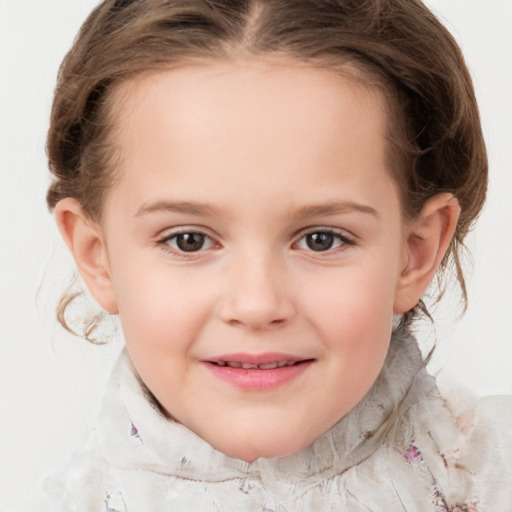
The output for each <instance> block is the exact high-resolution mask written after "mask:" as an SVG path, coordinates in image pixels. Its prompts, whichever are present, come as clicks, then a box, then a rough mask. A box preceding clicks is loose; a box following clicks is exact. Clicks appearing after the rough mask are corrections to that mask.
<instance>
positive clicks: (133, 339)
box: [115, 261, 208, 357]
mask: <svg viewBox="0 0 512 512" xmlns="http://www.w3.org/2000/svg"><path fill="white" fill-rule="evenodd" d="M131 267H132V265H130V262H129V261H125V264H124V265H123V268H122V269H120V270H121V271H120V272H118V274H117V275H116V285H115V289H116V294H117V297H118V305H119V317H120V320H121V324H122V327H123V333H124V336H125V339H126V344H127V346H128V347H129V348H133V349H136V348H137V347H138V346H140V347H141V348H144V349H145V353H146V354H147V357H151V356H154V357H158V353H159V351H160V350H161V351H162V352H164V351H166V350H168V349H169V348H173V349H175V350H177V351H178V350H181V349H185V348H186V346H187V344H188V342H189V341H188V340H191V339H192V338H193V337H194V335H195V334H196V333H197V331H198V330H199V329H200V326H201V325H202V324H203V323H204V321H205V319H206V318H207V315H208V311H207V307H206V302H207V294H206V290H205V288H204V286H203V287H198V286H197V283H195V282H194V281H191V280H190V279H187V277H186V272H171V270H170V269H169V268H168V267H167V268H166V267H165V266H164V267H163V268H160V267H157V266H155V265H154V263H153V265H144V264H141V263H140V261H139V262H138V263H137V267H136V269H135V271H134V272H130V268H131ZM149 347H151V349H152V351H151V352H150V351H148V350H147V348H149Z"/></svg>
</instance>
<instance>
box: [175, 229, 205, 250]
mask: <svg viewBox="0 0 512 512" xmlns="http://www.w3.org/2000/svg"><path fill="white" fill-rule="evenodd" d="M203 244H204V235H202V234H201V233H183V234H181V235H178V236H177V238H176V245H177V246H178V247H179V248H180V250H182V251H185V252H194V251H199V250H200V249H201V248H202V247H203Z"/></svg>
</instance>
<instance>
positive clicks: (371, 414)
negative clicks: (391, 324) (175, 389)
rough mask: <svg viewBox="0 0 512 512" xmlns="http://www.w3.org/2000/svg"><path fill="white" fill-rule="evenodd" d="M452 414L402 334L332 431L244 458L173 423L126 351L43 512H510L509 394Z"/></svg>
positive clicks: (50, 486)
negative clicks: (302, 444)
mask: <svg viewBox="0 0 512 512" xmlns="http://www.w3.org/2000/svg"><path fill="white" fill-rule="evenodd" d="M457 405H458V406H459V405H460V403H459V404H457ZM458 408H459V409H460V407H458ZM454 409H455V408H454V407H451V406H450V405H448V402H447V401H446V400H445V399H443V397H441V395H440V393H439V390H438V388H437V386H436V382H435V379H434V378H433V377H431V376H430V375H429V374H428V373H427V371H426V369H425V363H424V361H423V360H422V357H421V354H420V351H419V349H418V347H417V343H416V341H415V340H414V338H413V337H412V336H410V335H409V334H402V335H396V334H395V335H394V336H393V339H392V342H391V345H390V349H389V353H388V356H387V359H386V362H385V364H384V367H383V369H382V371H381V373H380V375H379V378H378V379H377V381H376V382H375V384H374V385H373V387H372V389H371V390H370V391H369V392H368V394H367V395H366V397H365V398H364V399H363V400H362V401H361V402H360V403H359V404H358V405H357V406H356V407H355V408H354V409H353V410H352V411H350V412H349V413H348V414H347V415H346V416H345V417H344V418H343V419H342V420H340V421H339V422H338V423H337V424H336V425H335V426H334V427H333V428H332V429H331V430H330V431H329V432H327V433H326V434H325V435H324V436H322V437H321V438H319V439H318V440H317V441H315V443H313V444H312V445H311V446H309V447H307V448H305V449H304V450H302V451H300V452H297V453H294V454H292V455H288V456H284V457H277V458H274V459H263V458H261V459H258V460H256V461H254V462H252V463H247V462H244V461H241V460H237V459H233V458H230V457H228V456H226V455H224V454H222V453H220V452H218V451H216V450H215V449H214V448H212V447H211V446H210V445H209V444H207V443H206V442H205V441H203V440H202V439H201V438H199V437H198V436H197V435H195V434H194V433H193V432H191V431H190V430H188V429H187V428H186V427H184V426H183V425H181V424H178V423H176V422H173V421H172V420H169V419H167V418H165V417H164V416H163V414H162V413H161V412H160V410H159V409H158V407H157V406H156V405H155V404H154V402H153V401H152V400H151V398H150V397H149V396H148V392H147V390H146V389H145V387H144V386H143V385H142V384H141V382H140V381H139V379H138V377H137V375H136V373H135V371H134V369H133V367H132V365H131V362H130V359H129V356H128V354H127V352H126V351H124V352H123V353H122V354H121V356H120V359H119V361H118V362H117V364H116V366H115V367H114V370H113V373H112V376H111V378H110V382H109V384H108V388H107V392H106V395H105V398H104V401H103V405H102V409H101V412H100V414H99V418H98V424H97V428H96V430H95V431H94V432H93V433H92V434H91V436H90V438H89V441H88V443H87V445H86V446H85V447H84V448H83V449H82V450H81V451H80V452H79V453H77V454H76V455H75V456H74V457H73V458H72V459H71V460H70V461H69V463H68V464H67V465H66V466H65V467H64V468H62V470H61V471H60V472H59V474H58V475H56V476H55V477H53V478H52V479H50V480H48V481H47V482H46V484H45V485H46V497H45V498H44V500H42V502H41V504H43V503H44V505H42V508H40V510H45V511H48V512H298V511H311V512H313V511H314V512H335V511H336V512H338V511H339V512H341V511H347V512H363V511H364V512H403V511H407V512H416V511H418V512H512V397H492V398H487V399H483V400H479V401H478V402H475V403H474V405H472V406H468V407H466V408H465V410H464V412H463V413H462V414H460V413H459V414H454V412H453V410H454Z"/></svg>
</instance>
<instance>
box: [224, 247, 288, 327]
mask: <svg viewBox="0 0 512 512" xmlns="http://www.w3.org/2000/svg"><path fill="white" fill-rule="evenodd" d="M275 260H276V258H273V257H272V255H271V254H265V255H262V254H260V255H256V254H251V255H246V256H241V257H239V258H237V261H236V262H234V264H233V265H232V266H231V268H230V271H229V273H228V274H229V275H228V276H227V279H228V282H227V283H225V285H226V287H225V292H224V297H223V299H222V301H221V304H220V309H219V315H220V317H221V319H222V320H223V321H224V322H226V323H229V324H231V325H239V326H244V327H247V328H250V329H269V328H276V327H279V326H283V325H285V324H287V323H289V322H290V321H291V320H292V318H293V316H294V315H295V306H294V301H293V293H292V292H291V289H290V283H289V282H287V279H286V277H287V276H286V272H285V271H284V269H283V266H282V265H279V264H277V263H276V261H275Z"/></svg>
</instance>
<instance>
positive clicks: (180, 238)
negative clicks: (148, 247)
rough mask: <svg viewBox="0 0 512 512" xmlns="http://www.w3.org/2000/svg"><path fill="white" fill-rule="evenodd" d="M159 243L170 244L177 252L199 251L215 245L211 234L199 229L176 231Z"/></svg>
mask: <svg viewBox="0 0 512 512" xmlns="http://www.w3.org/2000/svg"><path fill="white" fill-rule="evenodd" d="M159 243H160V244H164V245H167V246H169V247H170V248H171V249H172V250H174V251H176V252H198V251H204V250H205V249H210V248H211V247H213V246H214V242H213V240H212V239H211V238H210V237H209V236H207V235H205V234H204V233H199V232H197V231H190V232H184V233H176V234H174V235H171V236H167V237H165V238H164V239H162V240H161V241H159Z"/></svg>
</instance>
